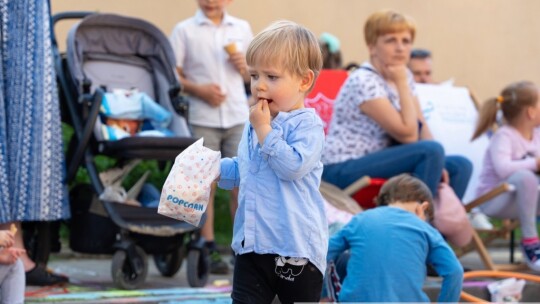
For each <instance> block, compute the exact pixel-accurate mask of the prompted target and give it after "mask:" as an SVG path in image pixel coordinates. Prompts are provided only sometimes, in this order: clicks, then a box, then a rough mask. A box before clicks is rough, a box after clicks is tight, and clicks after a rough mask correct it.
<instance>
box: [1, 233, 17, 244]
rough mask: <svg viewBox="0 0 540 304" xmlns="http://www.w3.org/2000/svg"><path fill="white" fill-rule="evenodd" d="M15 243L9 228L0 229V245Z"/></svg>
mask: <svg viewBox="0 0 540 304" xmlns="http://www.w3.org/2000/svg"><path fill="white" fill-rule="evenodd" d="M14 243H15V239H14V238H13V234H12V233H11V231H9V230H0V246H3V247H11V246H13V244H14Z"/></svg>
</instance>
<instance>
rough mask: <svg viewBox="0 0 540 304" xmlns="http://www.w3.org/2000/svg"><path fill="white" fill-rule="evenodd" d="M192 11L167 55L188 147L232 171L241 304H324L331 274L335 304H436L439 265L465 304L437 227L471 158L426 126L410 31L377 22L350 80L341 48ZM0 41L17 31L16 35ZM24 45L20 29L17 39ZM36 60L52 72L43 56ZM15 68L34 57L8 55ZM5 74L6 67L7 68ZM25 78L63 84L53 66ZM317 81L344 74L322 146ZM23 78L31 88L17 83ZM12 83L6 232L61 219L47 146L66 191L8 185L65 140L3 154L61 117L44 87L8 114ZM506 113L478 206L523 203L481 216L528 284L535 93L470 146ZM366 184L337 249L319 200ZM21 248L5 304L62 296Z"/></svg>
mask: <svg viewBox="0 0 540 304" xmlns="http://www.w3.org/2000/svg"><path fill="white" fill-rule="evenodd" d="M26 1H29V2H36V1H32V0H26ZM37 2H39V3H41V4H40V5H47V3H46V2H41V1H37ZM197 2H198V6H199V9H198V10H197V12H196V13H195V15H194V16H193V17H191V18H189V19H187V20H183V21H181V22H179V23H178V24H177V25H176V26H175V28H174V30H173V32H172V34H171V35H170V42H171V45H172V48H173V50H174V53H175V57H176V64H177V66H176V70H177V72H178V75H179V77H180V82H181V84H182V87H183V90H184V93H186V94H187V96H188V98H189V101H190V108H189V111H190V112H189V117H190V124H191V127H192V130H193V133H194V136H195V137H203V138H204V145H205V146H207V147H209V148H211V149H213V150H216V151H221V153H222V156H223V159H222V161H221V176H220V177H219V178H218V180H217V186H219V187H220V188H223V189H226V190H230V193H231V195H230V213H231V217H232V219H233V221H234V228H233V241H232V250H233V253H234V257H235V259H234V273H233V290H232V299H233V302H234V303H270V302H272V300H273V299H274V298H275V297H276V296H277V297H278V298H279V299H280V301H281V302H282V303H292V302H298V301H302V302H316V301H319V300H321V296H323V299H329V298H328V297H327V295H326V294H325V293H326V292H327V291H326V290H323V281H324V279H325V274H327V273H328V272H327V269H328V267H327V265H330V266H332V267H333V266H334V265H340V267H337V270H338V273H339V276H340V278H341V283H342V284H343V286H342V289H341V292H340V293H339V294H337V298H335V300H339V301H358V302H363V301H377V302H387V301H389V302H392V301H410V302H424V301H429V299H428V298H427V296H426V295H425V294H424V292H423V291H422V284H423V282H424V279H425V276H426V272H427V270H426V269H427V267H428V266H429V265H430V266H432V267H434V269H435V270H436V272H437V273H438V275H440V276H441V277H442V278H443V281H442V288H441V292H440V295H439V299H438V300H439V301H452V302H456V301H458V300H459V294H460V291H461V286H462V285H461V284H462V280H463V268H462V267H461V265H460V264H459V260H458V259H457V258H456V256H455V254H454V253H453V251H452V249H451V248H450V246H449V245H448V244H447V242H446V241H445V239H444V238H443V236H442V235H441V234H440V233H439V232H438V231H437V230H436V229H435V228H434V227H433V226H432V225H430V224H429V218H430V215H431V210H432V208H433V207H432V204H433V200H434V198H436V197H437V196H438V188H439V185H440V183H447V184H449V185H450V186H451V188H452V189H453V191H454V192H455V193H456V195H457V196H458V197H459V198H462V197H463V195H464V194H465V191H466V188H467V185H468V184H469V179H470V177H471V174H472V163H471V162H470V161H469V160H468V159H467V158H465V157H462V156H456V155H453V156H449V155H445V151H444V149H443V147H442V146H441V144H439V143H438V142H437V141H436V140H434V138H433V136H432V134H431V131H430V128H429V126H428V124H427V123H426V119H425V117H424V116H423V113H422V110H421V108H420V104H419V101H418V98H417V94H416V83H427V84H432V83H434V81H433V77H432V68H431V64H432V63H431V60H432V58H431V53H430V52H429V51H427V50H420V49H417V50H413V44H414V40H415V36H416V31H417V29H416V26H415V23H414V20H413V19H412V18H410V17H408V16H405V15H403V14H400V13H398V12H395V11H392V10H384V11H379V12H375V13H373V14H372V15H370V16H369V18H368V19H367V20H366V22H365V24H364V38H365V45H366V47H367V50H368V54H369V58H367V59H366V61H365V62H363V63H362V64H359V65H358V64H354V63H353V64H349V65H347V66H346V67H344V66H343V63H342V57H341V53H340V42H339V40H338V39H337V38H336V37H335V36H333V35H331V34H329V33H323V34H322V35H321V36H320V37H319V38H317V37H316V36H315V35H314V34H313V33H312V32H311V31H310V30H309V29H307V28H305V27H304V26H302V25H299V24H297V23H294V22H291V21H277V22H274V23H272V24H271V25H269V26H268V27H266V28H265V29H264V30H262V31H261V32H259V33H258V34H257V35H255V36H254V35H253V33H252V30H251V28H250V25H249V23H248V22H247V21H245V20H242V19H239V18H236V17H233V16H231V15H229V14H228V13H227V11H226V7H227V5H228V4H229V3H230V1H227V0H197ZM4 19H5V18H3V20H4ZM44 20H48V18H44ZM47 22H48V21H47ZM47 22H45V23H41V24H40V26H43V32H47V31H48V27H49V26H50V25H48V23H47ZM4 28H6V29H8V30H10V29H11V25H10V26H5V27H4V26H3V27H2V29H3V30H4ZM38 28H39V27H38ZM16 29H17V27H16V26H14V27H13V31H15V30H16ZM45 38H46V37H45ZM38 51H41V52H44V53H46V54H48V56H50V54H49V51H50V49H46V48H45V47H43V49H39V50H38ZM3 52H5V50H3ZM17 52H23V53H24V52H25V51H24V50H14V54H17ZM4 55H5V56H3V58H12V57H13V58H15V57H16V56H15V55H10V54H7V55H6V54H4ZM42 63H43V62H40V64H42ZM1 64H2V66H4V67H5V66H8V67H9V65H10V64H11V62H8V61H2V62H1ZM32 68H33V69H40V72H39V73H41V74H43V75H49V76H50V75H54V71H53V69H52V67H51V66H40V65H39V64H37V65H35V66H32ZM323 68H329V69H338V68H344V69H347V70H349V71H350V72H349V76H348V78H347V80H346V82H345V83H344V84H343V86H342V87H341V90H340V92H339V94H338V96H337V98H336V100H335V102H334V112H333V117H332V120H331V123H330V126H329V132H328V134H327V135H326V136H325V134H324V131H323V125H322V122H321V120H320V118H319V117H318V116H317V114H316V112H315V111H314V110H313V109H309V108H305V107H304V99H305V97H306V94H307V93H308V92H309V91H310V90H311V89H312V88H313V85H314V83H315V81H316V80H317V76H318V75H319V73H320V71H321V69H323ZM3 71H5V69H4V70H3ZM18 72H20V73H21V77H24V75H25V74H24V73H23V71H18ZM27 72H28V71H27ZM30 73H38V72H35V71H34V72H32V71H30ZM41 74H40V75H41ZM9 75H10V76H13V74H9ZM51 77H52V76H51ZM9 80H10V79H8V76H7V75H3V76H2V81H3V86H2V89H3V90H2V92H1V93H2V95H1V96H0V97H2V98H0V119H2V122H5V123H3V124H2V127H1V128H0V132H1V133H0V134H1V135H2V137H0V139H1V141H0V148H1V149H0V168H1V170H0V187H1V189H2V193H3V194H7V193H12V192H10V191H7V190H6V189H9V188H13V189H16V190H17V189H19V190H20V191H19V192H15V193H14V195H11V196H8V195H3V196H2V209H1V210H0V211H1V212H0V218H1V219H2V223H3V226H2V227H3V228H4V229H7V227H8V226H9V224H10V223H12V222H20V221H26V220H55V219H62V218H67V217H69V212H68V211H66V210H67V205H66V203H65V199H64V194H65V193H64V191H63V189H62V185H61V180H60V179H55V178H50V177H51V176H52V177H55V176H61V174H62V171H61V168H62V166H61V164H57V163H56V162H58V160H55V161H56V162H55V163H52V161H53V159H51V158H50V157H48V158H47V157H45V156H47V155H51V153H53V152H50V151H55V149H58V148H59V147H61V143H59V142H58V143H57V142H54V141H50V142H48V143H47V145H45V143H44V144H43V146H42V147H40V148H41V149H39V151H41V150H44V151H43V152H42V153H41V154H38V153H35V154H32V157H34V158H43V157H45V159H47V160H50V163H49V165H50V166H51V168H54V169H55V170H56V171H55V172H52V173H51V172H50V170H49V171H47V170H46V169H43V170H44V171H47V172H43V173H42V174H45V176H47V177H49V178H48V179H47V180H48V181H49V182H50V183H51V184H50V185H43V184H41V185H40V186H41V187H45V186H46V187H48V189H52V188H51V187H53V188H54V189H57V191H56V192H54V193H52V192H51V191H48V192H47V191H41V192H40V191H39V189H33V188H32V191H34V192H35V193H40V194H43V195H44V194H48V195H53V194H54V197H53V198H50V199H49V198H48V197H43V195H42V196H31V197H30V198H31V199H25V198H26V197H27V196H25V194H26V193H25V192H24V191H27V190H29V189H30V188H28V187H27V188H24V189H23V188H20V187H15V186H16V185H19V183H21V182H24V184H25V185H27V186H28V185H34V184H35V183H33V184H31V183H32V182H33V181H32V179H28V180H20V179H17V180H15V179H14V177H19V176H21V174H23V173H26V171H25V170H27V166H26V165H25V164H26V163H25V162H23V163H22V164H21V165H16V166H15V165H14V164H16V163H17V161H18V160H19V159H23V160H26V161H27V162H28V163H30V161H29V159H28V158H25V155H21V153H23V154H24V153H25V151H27V148H28V147H30V146H32V147H33V146H34V145H30V144H29V143H31V142H32V138H36V137H39V136H41V135H40V132H42V130H43V129H44V128H49V130H53V131H55V132H58V133H59V132H60V131H59V128H58V126H56V125H54V126H53V127H51V126H50V125H47V124H46V123H49V124H50V123H52V122H51V121H54V119H51V120H45V119H33V120H32V121H33V122H35V123H36V126H35V130H34V131H33V133H31V134H30V135H29V136H27V137H22V138H23V139H24V140H26V141H28V143H26V144H25V143H24V141H23V142H21V143H20V145H13V142H14V141H5V140H4V139H5V138H15V137H16V136H18V135H17V134H18V133H17V132H19V131H20V130H22V129H21V128H18V127H17V125H16V124H15V125H14V122H17V121H19V120H20V121H23V120H24V117H19V118H17V117H18V114H20V115H25V114H24V113H25V112H24V111H21V107H22V108H24V106H25V102H34V99H40V100H47V101H48V102H50V103H51V104H47V105H46V106H47V107H49V108H48V109H50V108H54V107H55V106H57V104H56V103H57V102H58V101H57V99H56V97H54V98H53V97H51V98H45V97H44V95H47V94H48V95H47V96H49V95H50V96H53V95H54V94H53V93H54V92H52V91H48V90H51V88H50V87H49V88H46V87H44V85H43V84H44V83H45V82H44V83H43V84H41V85H38V86H36V87H37V88H36V89H35V90H34V91H32V93H33V94H35V98H33V99H32V98H30V99H27V100H25V102H20V103H17V102H15V101H13V100H12V98H15V97H16V95H17V94H16V93H14V92H18V91H16V90H15V91H13V92H12V91H11V90H10V89H12V88H18V87H17V86H16V84H13V83H10V82H9ZM246 84H248V87H249V90H246V89H245V88H246ZM21 96H22V95H21ZM15 105H18V106H17V107H15ZM6 110H7V114H5V113H6ZM499 110H500V111H501V112H502V114H503V116H504V119H505V123H504V125H503V126H501V127H500V128H499V129H498V130H497V131H496V132H495V133H494V135H493V136H492V138H491V141H490V146H489V149H488V151H486V155H485V159H484V164H483V172H482V174H481V176H480V186H479V188H478V190H477V193H478V194H479V195H480V194H484V193H485V192H487V191H488V190H490V189H491V188H493V187H494V186H495V185H497V184H499V183H501V182H504V181H506V182H509V183H511V184H512V185H514V186H515V191H513V192H509V193H505V194H503V195H500V196H498V197H495V198H493V199H491V200H490V201H489V202H487V203H486V204H484V205H483V206H482V207H481V210H482V212H484V213H486V214H487V215H489V216H493V217H499V218H515V219H519V221H520V223H521V229H522V240H521V248H522V249H523V251H524V259H525V261H526V262H527V264H528V265H529V267H530V268H531V269H533V270H534V271H540V241H539V239H538V231H537V228H536V227H537V226H536V225H537V224H536V217H537V215H538V214H539V212H540V207H539V206H540V202H539V197H538V185H539V178H538V176H537V175H536V172H537V171H538V169H539V167H540V133H538V129H537V127H539V126H540V104H539V103H538V86H537V85H535V84H533V83H531V82H525V81H523V82H517V83H514V84H511V85H509V86H508V87H506V88H505V89H504V90H503V91H502V92H501V94H500V95H499V96H497V97H496V98H493V99H490V100H488V101H486V102H485V103H484V104H483V107H482V109H481V111H480V118H479V123H478V126H477V129H476V131H475V134H474V136H473V138H472V139H474V138H477V137H478V136H480V135H481V134H483V133H485V132H486V131H487V130H488V129H489V128H490V127H491V126H492V125H493V124H494V123H495V122H496V115H497V113H498V111H499ZM40 113H41V112H40ZM15 114H17V115H15ZM53 114H54V115H57V113H56V112H54V111H53ZM13 117H15V118H13ZM45 117H46V115H45ZM8 118H9V121H8ZM14 119H15V120H14ZM8 122H9V123H8ZM56 122H58V123H59V122H60V119H56ZM6 126H7V128H6ZM12 126H14V127H12ZM55 136H58V138H61V136H59V134H56V135H55ZM45 150H46V151H45ZM53 155H54V153H53ZM40 161H42V160H40ZM6 170H7V171H6ZM365 175H367V176H375V177H381V178H386V179H388V181H387V182H386V183H385V184H384V186H383V187H382V189H381V191H380V193H379V195H378V196H377V205H378V207H377V208H374V209H372V210H367V211H364V212H361V213H359V214H357V215H355V216H354V217H352V219H351V220H350V221H349V222H348V223H347V224H346V225H345V226H344V227H343V228H342V229H341V230H339V231H338V232H337V233H335V234H334V235H332V236H329V235H328V232H327V231H328V230H327V221H326V215H325V208H324V198H323V196H322V195H321V193H320V192H319V189H318V188H319V185H320V182H321V180H324V181H326V182H329V183H331V184H334V185H336V186H337V187H339V188H346V187H347V186H349V185H351V184H352V183H354V182H355V181H356V180H358V179H359V178H360V177H362V176H365ZM36 178H39V176H38V175H36ZM214 192H215V186H214V190H213V192H212V195H211V201H210V203H209V204H208V208H207V211H206V213H207V220H206V222H205V224H204V226H203V227H202V229H201V236H202V237H203V238H204V239H205V245H206V246H207V247H208V249H209V251H210V252H211V272H212V273H219V274H225V273H228V272H229V271H230V266H229V264H228V263H227V262H225V261H224V260H223V259H222V258H221V256H220V254H219V252H218V250H217V248H216V243H215V237H214V217H215V214H214V201H213V200H214V199H213V195H214V194H213V193H214ZM59 193H60V194H62V195H60V194H59ZM38 201H40V202H42V203H47V204H49V207H48V208H47V210H51V211H54V214H45V213H43V212H30V211H32V210H33V208H38V207H39V206H34V205H35V204H37V202H38ZM21 204H22V205H28V208H26V209H24V210H27V211H28V212H26V213H25V212H19V211H20V209H18V208H20V205H21ZM19 227H20V226H19ZM20 235H21V233H19V234H18V235H16V234H14V233H13V232H10V231H7V230H4V231H0V246H2V247H3V249H2V250H1V251H0V270H1V271H0V279H1V280H0V292H1V296H2V301H3V302H6V301H8V302H9V303H22V301H23V300H24V296H23V298H22V300H21V298H20V294H21V291H20V290H21V288H20V287H21V286H24V285H25V278H26V280H27V283H32V282H34V283H37V284H38V285H49V284H55V283H59V282H65V281H66V280H67V279H66V278H65V277H62V276H57V275H55V274H52V273H50V272H47V271H46V269H45V268H44V267H42V266H40V265H38V266H36V265H35V264H34V263H33V262H32V261H31V259H30V258H29V257H28V256H27V255H26V253H25V251H24V250H21V249H15V248H13V247H18V248H23V245H22V241H21V240H20V238H21V237H20ZM17 240H18V241H17ZM398 252H399V254H397V253H398ZM338 261H340V262H339V263H337V262H338ZM24 271H26V276H25V275H23V272H24ZM29 280H30V281H32V282H28V281H29ZM7 299H9V300H7Z"/></svg>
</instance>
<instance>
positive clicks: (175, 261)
mask: <svg viewBox="0 0 540 304" xmlns="http://www.w3.org/2000/svg"><path fill="white" fill-rule="evenodd" d="M183 260H184V246H180V247H178V248H177V249H175V250H173V251H172V252H171V253H165V254H154V263H155V264H156V268H157V269H158V270H159V272H160V273H161V275H162V276H164V277H172V276H174V275H175V274H176V273H177V272H178V270H179V269H180V267H181V266H182V261H183Z"/></svg>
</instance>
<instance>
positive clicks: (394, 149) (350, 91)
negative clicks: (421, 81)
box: [323, 11, 472, 198]
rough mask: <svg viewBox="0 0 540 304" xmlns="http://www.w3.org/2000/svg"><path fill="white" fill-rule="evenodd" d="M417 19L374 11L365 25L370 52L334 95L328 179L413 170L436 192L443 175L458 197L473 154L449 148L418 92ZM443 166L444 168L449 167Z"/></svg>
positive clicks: (343, 182) (343, 183) (344, 182)
mask: <svg viewBox="0 0 540 304" xmlns="http://www.w3.org/2000/svg"><path fill="white" fill-rule="evenodd" d="M415 32H416V29H415V25H414V23H413V21H412V19H410V18H409V17H406V16H404V15H401V14H399V13H396V12H393V11H380V12H377V13H374V14H373V15H371V16H370V17H369V18H368V20H367V21H366V24H365V27H364V35H365V41H366V44H367V47H368V50H369V54H370V59H369V61H367V62H364V63H363V64H362V65H361V66H360V67H359V68H358V69H356V70H355V71H354V72H352V73H351V74H350V76H349V78H348V79H347V81H346V82H345V84H344V85H343V87H342V88H341V91H340V92H339V94H338V97H337V98H336V101H335V103H334V113H333V117H332V121H331V123H330V129H329V133H328V136H327V141H326V145H325V151H324V153H323V163H324V164H325V168H324V172H323V179H324V180H326V181H327V182H330V183H332V184H334V185H336V186H338V187H340V188H345V187H347V186H348V185H350V184H351V183H353V182H354V181H356V180H357V179H358V178H360V177H362V176H364V175H368V176H372V177H381V178H390V177H392V176H395V175H398V174H401V173H410V174H412V175H414V176H416V177H418V178H419V179H420V180H422V181H423V182H424V183H426V184H427V185H428V187H429V189H430V190H431V192H432V194H433V195H436V193H437V186H438V185H439V182H440V181H441V180H442V181H444V182H448V181H449V182H450V185H451V186H452V188H453V189H454V191H455V192H456V194H457V195H458V197H459V198H462V197H463V195H464V194H465V190H466V188H467V184H468V182H469V178H470V176H471V172H472V164H471V163H470V161H469V160H467V159H465V158H463V157H460V156H448V157H445V156H444V149H443V147H442V146H441V145H440V144H439V143H437V142H435V141H432V140H431V139H432V135H431V132H430V130H429V127H428V125H427V124H426V123H425V119H424V116H423V115H422V111H421V109H420V104H419V102H418V100H417V98H416V93H415V86H414V80H413V77H412V74H411V72H410V71H409V70H408V69H407V66H406V64H407V61H408V60H409V56H410V52H411V49H412V45H413V41H414V36H415ZM444 168H446V169H444Z"/></svg>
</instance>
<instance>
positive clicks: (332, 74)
mask: <svg viewBox="0 0 540 304" xmlns="http://www.w3.org/2000/svg"><path fill="white" fill-rule="evenodd" d="M348 75H349V74H348V73H347V71H345V70H321V73H320V74H319V77H318V78H317V81H316V82H315V85H314V86H313V89H312V90H311V92H310V93H309V94H308V96H307V97H306V99H305V100H304V105H305V106H306V107H308V108H314V109H315V111H317V114H318V115H319V117H320V118H321V119H322V121H323V123H324V134H327V133H328V126H329V125H330V120H331V119H332V112H333V107H334V100H335V99H336V97H337V95H338V93H339V90H340V89H341V86H342V85H343V83H344V82H345V80H346V79H347V76H348Z"/></svg>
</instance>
